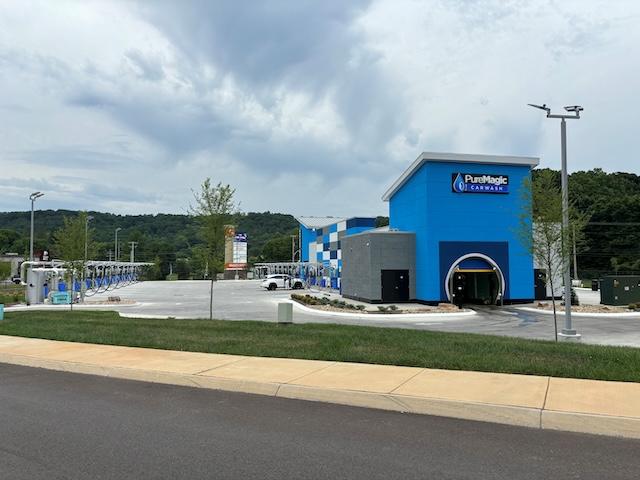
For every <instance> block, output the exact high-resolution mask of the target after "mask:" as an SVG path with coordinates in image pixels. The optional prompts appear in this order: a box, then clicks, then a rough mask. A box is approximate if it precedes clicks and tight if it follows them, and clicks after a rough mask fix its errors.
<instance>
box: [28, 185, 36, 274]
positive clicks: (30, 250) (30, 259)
mask: <svg viewBox="0 0 640 480" xmlns="http://www.w3.org/2000/svg"><path fill="white" fill-rule="evenodd" d="M35 201H36V199H35V198H33V195H32V196H31V240H30V241H29V261H30V262H33V204H34V202H35Z"/></svg>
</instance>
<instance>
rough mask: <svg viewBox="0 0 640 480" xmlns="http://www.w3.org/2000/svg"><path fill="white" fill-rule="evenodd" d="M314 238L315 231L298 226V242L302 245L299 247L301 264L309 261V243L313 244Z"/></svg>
mask: <svg viewBox="0 0 640 480" xmlns="http://www.w3.org/2000/svg"><path fill="white" fill-rule="evenodd" d="M316 236H317V235H316V232H315V230H313V229H312V228H307V227H305V226H304V225H300V241H301V243H302V245H300V251H301V255H300V259H301V260H302V261H303V262H308V261H309V243H315V241H316Z"/></svg>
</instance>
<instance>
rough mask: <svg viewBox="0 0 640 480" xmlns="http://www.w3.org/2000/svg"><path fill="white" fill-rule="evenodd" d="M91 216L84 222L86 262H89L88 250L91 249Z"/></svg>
mask: <svg viewBox="0 0 640 480" xmlns="http://www.w3.org/2000/svg"><path fill="white" fill-rule="evenodd" d="M88 239H89V217H88V216H87V218H86V219H85V222H84V263H87V256H88V253H87V250H88V249H89V242H88Z"/></svg>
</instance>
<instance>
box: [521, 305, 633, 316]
mask: <svg viewBox="0 0 640 480" xmlns="http://www.w3.org/2000/svg"><path fill="white" fill-rule="evenodd" d="M515 308H516V309H518V310H524V311H526V312H535V313H543V314H545V315H553V311H552V310H544V309H542V308H532V307H515ZM558 315H561V316H562V315H564V310H563V309H560V308H559V309H558ZM571 315H572V316H574V317H602V318H620V317H623V318H640V312H620V313H587V312H574V311H573V310H572V311H571Z"/></svg>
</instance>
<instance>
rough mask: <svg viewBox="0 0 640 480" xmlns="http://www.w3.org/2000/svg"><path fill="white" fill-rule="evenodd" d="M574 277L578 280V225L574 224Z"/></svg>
mask: <svg viewBox="0 0 640 480" xmlns="http://www.w3.org/2000/svg"><path fill="white" fill-rule="evenodd" d="M573 279H574V280H578V254H577V253H576V226H575V225H574V226H573Z"/></svg>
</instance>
